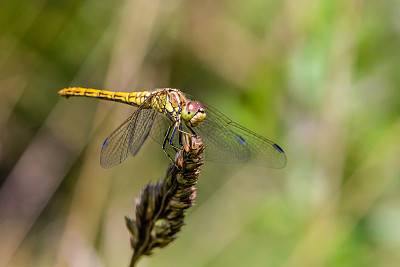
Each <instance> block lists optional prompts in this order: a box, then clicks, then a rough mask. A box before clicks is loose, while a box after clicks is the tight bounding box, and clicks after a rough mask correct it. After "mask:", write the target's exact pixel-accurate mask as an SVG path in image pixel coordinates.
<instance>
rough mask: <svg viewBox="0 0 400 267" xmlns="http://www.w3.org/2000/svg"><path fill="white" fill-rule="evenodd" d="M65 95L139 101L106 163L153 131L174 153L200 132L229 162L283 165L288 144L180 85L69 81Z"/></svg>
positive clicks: (210, 155) (134, 149) (213, 155)
mask: <svg viewBox="0 0 400 267" xmlns="http://www.w3.org/2000/svg"><path fill="white" fill-rule="evenodd" d="M58 93H59V94H60V95H61V96H63V97H66V98H68V97H71V96H82V97H91V98H98V99H103V100H109V101H114V102H119V103H124V104H128V105H131V106H135V107H137V108H136V110H135V111H134V112H133V114H132V115H131V116H129V117H128V119H126V120H125V121H124V122H123V123H122V124H121V125H120V126H119V127H118V128H117V129H116V130H114V131H113V132H112V133H111V134H110V135H109V136H108V137H107V138H106V140H105V141H104V143H103V146H102V148H101V153H100V165H101V166H102V167H104V168H110V167H113V166H115V165H118V164H120V163H122V162H123V161H124V160H125V159H126V158H127V157H128V155H129V154H131V155H132V156H135V155H136V154H137V153H138V152H139V150H140V149H141V147H142V146H143V144H144V142H145V141H146V140H147V138H148V137H149V136H150V137H151V138H152V139H154V140H155V141H156V142H158V143H159V144H161V145H162V149H163V150H164V152H165V153H166V154H167V155H168V156H169V158H170V159H171V160H172V161H173V159H172V157H171V156H170V155H172V153H174V152H177V151H178V150H180V149H182V135H184V134H190V135H192V136H199V137H200V138H201V140H202V142H203V144H204V145H205V147H206V148H205V151H204V154H205V160H208V161H215V162H223V163H252V164H255V165H259V166H263V167H267V168H283V167H285V165H286V155H285V152H284V151H283V149H282V148H281V147H280V146H279V145H277V144H276V143H274V142H272V141H270V140H268V139H267V138H265V137H263V136H261V135H259V134H257V133H255V132H253V131H251V130H249V129H247V128H245V127H243V126H241V125H240V124H238V123H236V122H234V121H232V120H230V119H229V118H228V117H227V116H225V115H223V114H222V113H221V112H219V111H217V110H216V109H215V108H213V107H211V106H209V105H206V104H203V103H202V102H200V101H198V100H197V99H196V98H195V97H192V96H190V95H187V94H185V93H183V92H181V91H180V90H179V89H174V88H162V89H156V90H154V91H141V92H112V91H107V90H99V89H92V88H82V87H68V88H65V89H62V90H60V91H59V92H58Z"/></svg>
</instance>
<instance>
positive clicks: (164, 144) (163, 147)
mask: <svg viewBox="0 0 400 267" xmlns="http://www.w3.org/2000/svg"><path fill="white" fill-rule="evenodd" d="M170 134H171V126H169V127H168V131H167V133H166V134H165V137H164V141H163V145H162V149H163V150H164V153H165V154H167V156H168V157H169V159H170V160H171V161H172V162H175V161H174V159H173V158H172V157H171V155H170V154H168V152H167V150H166V149H165V146H166V144H167V140H168V139H169V135H170Z"/></svg>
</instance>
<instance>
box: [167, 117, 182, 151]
mask: <svg viewBox="0 0 400 267" xmlns="http://www.w3.org/2000/svg"><path fill="white" fill-rule="evenodd" d="M178 125H180V123H179V122H176V123H175V126H174V130H173V131H172V134H171V138H170V139H169V144H170V146H172V147H173V148H174V149H175V151H177V152H178V150H182V144H181V143H182V139H181V138H182V136H181V135H180V133H181V131H180V129H179V128H180V127H178ZM176 129H178V132H179V136H178V138H179V141H178V142H179V145H180V146H181V147H177V146H176V145H174V143H173V141H174V137H175V133H176Z"/></svg>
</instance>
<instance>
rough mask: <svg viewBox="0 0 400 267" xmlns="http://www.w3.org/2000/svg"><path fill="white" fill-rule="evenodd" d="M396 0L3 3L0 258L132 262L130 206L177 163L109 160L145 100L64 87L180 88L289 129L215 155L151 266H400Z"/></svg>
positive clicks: (151, 154) (24, 262)
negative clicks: (261, 162) (271, 163)
mask: <svg viewBox="0 0 400 267" xmlns="http://www.w3.org/2000/svg"><path fill="white" fill-rule="evenodd" d="M399 50H400V2H399V1H397V0H391V1H390V0H387V1H362V0H359V1H347V0H346V1H345V0H341V1H340V0H339V1H334V0H326V1H311V0H303V1H273V0H264V1H262V0H250V1H237V0H234V1H209V0H206V1H179V0H166V1H143V0H125V1H123V0H117V1H103V0H89V1H76V0H72V1H70V0H68V1H67V0H63V1H22V0H14V1H9V0H6V1H2V2H1V4H0V51H1V52H0V90H1V98H0V186H1V187H0V266H7V265H8V266H127V264H128V262H129V259H130V255H131V251H130V245H129V236H128V231H127V230H126V228H125V224H124V215H128V216H133V214H134V205H135V198H136V197H138V196H139V195H140V189H141V188H142V187H143V186H144V185H145V184H147V183H148V182H149V181H152V182H155V181H158V180H160V179H161V178H162V177H163V174H164V171H165V169H166V166H167V165H168V164H169V160H168V158H167V157H166V156H165V155H164V154H163V152H162V150H161V149H160V147H159V145H158V144H156V143H155V142H153V141H148V142H147V143H146V144H145V146H144V147H143V149H142V150H141V152H140V153H139V154H138V155H137V157H135V158H132V157H129V158H128V159H127V160H126V161H125V162H124V163H123V164H121V165H119V166H117V167H114V168H112V169H102V168H101V167H100V164H99V154H100V148H101V145H102V143H103V141H104V139H105V138H106V137H107V136H108V135H109V134H110V133H111V132H112V131H113V130H114V129H115V128H116V127H117V126H118V125H119V124H120V123H122V122H123V121H124V120H125V119H126V118H127V117H128V116H129V115H130V114H131V113H132V112H133V108H132V107H129V106H127V105H121V104H116V103H111V102H105V101H99V100H93V99H85V98H70V99H68V100H67V99H65V98H61V97H59V95H58V94H57V91H58V90H60V89H62V88H64V87H68V86H82V87H92V88H102V89H109V90H114V91H140V90H152V89H153V88H162V87H175V88H180V89H181V90H182V91H184V92H186V93H189V94H191V95H195V96H197V97H198V98H200V99H204V100H205V101H206V102H208V103H209V104H211V105H213V106H214V107H216V108H217V109H218V110H220V111H221V112H223V113H224V114H226V115H228V116H229V117H230V118H232V119H233V120H235V121H237V122H238V123H240V124H243V125H244V126H246V127H248V128H250V129H252V130H254V131H256V132H258V133H260V134H262V135H264V136H266V137H268V138H270V139H271V140H274V141H276V142H277V143H278V144H280V145H281V146H282V147H283V149H284V150H285V152H286V153H287V157H288V164H287V166H286V168H284V169H282V170H270V169H264V168H259V167H256V166H251V165H238V166H232V165H220V164H216V163H211V162H207V163H206V164H205V165H204V166H203V171H202V173H201V175H200V179H199V183H198V192H197V195H198V197H197V199H196V206H195V207H193V208H191V209H190V210H189V211H188V213H187V220H186V226H185V227H184V228H183V231H182V232H181V233H180V234H179V236H178V239H177V240H176V241H175V242H173V243H172V244H171V245H169V246H168V247H166V248H165V249H162V250H156V251H155V254H154V255H153V256H151V257H147V258H143V259H142V260H141V261H140V263H139V266H398V263H399V262H400V254H399V253H398V252H399V250H400V227H399V224H400V179H399V178H400V120H399V114H400V90H399V88H400V52H399Z"/></svg>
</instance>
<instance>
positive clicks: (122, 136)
mask: <svg viewBox="0 0 400 267" xmlns="http://www.w3.org/2000/svg"><path fill="white" fill-rule="evenodd" d="M146 102H147V101H146ZM144 106H145V103H144V104H142V105H141V106H140V107H138V108H137V109H136V110H135V112H134V113H133V114H132V115H131V116H130V117H129V118H128V119H127V120H126V121H124V123H122V124H121V125H120V126H119V127H118V128H117V129H116V130H115V131H114V132H112V133H111V134H110V136H109V137H107V139H106V140H105V141H104V143H103V146H102V148H101V154H100V165H101V166H102V167H103V168H110V167H113V166H115V165H118V164H120V163H121V162H123V161H124V160H125V159H126V158H127V157H128V154H129V153H131V154H132V156H135V155H136V154H137V152H139V150H140V148H141V147H142V145H143V143H144V141H146V139H147V137H148V136H149V133H150V130H151V128H152V126H153V123H154V120H155V118H156V117H157V114H158V112H157V110H154V109H145V108H144Z"/></svg>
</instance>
